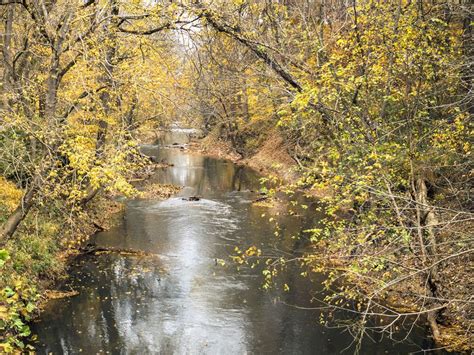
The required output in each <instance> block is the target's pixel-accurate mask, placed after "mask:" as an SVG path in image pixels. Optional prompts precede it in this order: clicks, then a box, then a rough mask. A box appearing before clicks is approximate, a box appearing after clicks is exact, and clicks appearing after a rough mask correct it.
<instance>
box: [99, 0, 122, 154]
mask: <svg viewBox="0 0 474 355" xmlns="http://www.w3.org/2000/svg"><path fill="white" fill-rule="evenodd" d="M110 4H111V10H110V15H111V17H112V18H111V20H110V23H109V24H108V25H107V30H106V31H107V37H108V38H107V39H106V40H107V42H109V43H110V44H109V45H108V46H107V49H106V51H105V57H104V74H103V75H102V77H101V79H100V80H101V81H102V82H103V83H104V85H105V87H106V88H105V90H104V91H102V93H101V94H100V101H101V103H102V108H103V110H104V114H105V115H107V116H108V115H109V114H110V113H111V112H112V109H111V106H110V101H111V95H110V91H111V90H112V89H113V87H114V79H113V75H112V74H113V70H114V64H113V61H114V59H115V55H116V52H117V45H116V39H117V35H116V32H115V31H116V27H117V16H118V14H119V6H118V3H117V0H111V2H110ZM107 129H108V124H107V121H106V120H103V119H101V120H99V130H98V131H97V142H96V156H97V157H100V156H101V155H102V154H103V149H104V145H105V141H106V136H107Z"/></svg>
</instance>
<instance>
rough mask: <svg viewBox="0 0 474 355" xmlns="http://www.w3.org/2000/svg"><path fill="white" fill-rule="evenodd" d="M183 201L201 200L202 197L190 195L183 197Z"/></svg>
mask: <svg viewBox="0 0 474 355" xmlns="http://www.w3.org/2000/svg"><path fill="white" fill-rule="evenodd" d="M182 200H183V201H200V200H201V197H199V196H190V197H183V198H182Z"/></svg>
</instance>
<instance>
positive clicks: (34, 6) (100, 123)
mask: <svg viewBox="0 0 474 355" xmlns="http://www.w3.org/2000/svg"><path fill="white" fill-rule="evenodd" d="M473 11H474V8H473V5H472V4H470V2H469V1H438V2H432V1H410V0H407V1H401V0H400V1H372V0H360V1H355V0H311V1H308V0H291V1H290V0H281V1H263V0H234V1H206V0H202V1H176V2H168V1H125V0H88V1H73V2H70V1H63V0H40V1H37V0H35V1H30V0H18V1H8V0H3V1H1V2H0V14H1V16H2V40H1V42H2V56H1V70H2V86H1V96H2V98H1V110H0V111H1V116H0V117H1V118H0V147H1V148H0V173H1V177H0V223H1V229H0V248H1V249H0V270H1V275H0V287H1V288H2V290H3V291H2V292H1V294H0V347H1V348H3V351H4V352H10V351H14V349H19V348H24V347H25V346H26V342H25V339H27V337H28V336H29V335H30V331H29V328H28V325H27V323H28V321H29V320H30V319H31V317H32V316H33V315H34V314H35V313H36V305H37V304H38V300H39V299H40V295H41V294H42V292H43V291H44V290H43V288H44V287H45V286H44V285H45V284H46V283H47V280H54V279H56V278H57V277H58V276H60V275H62V274H63V273H64V268H65V265H66V260H65V257H64V255H66V254H68V253H69V252H70V251H71V250H74V249H76V248H77V246H78V245H80V243H81V242H82V241H84V240H86V239H87V238H88V236H89V235H90V234H92V233H93V231H94V230H93V227H92V226H91V225H92V223H91V219H92V218H93V217H91V216H96V215H97V214H99V215H100V214H103V212H104V210H106V208H104V207H103V206H104V205H105V206H106V205H107V203H108V202H107V201H109V200H110V198H111V197H112V196H125V197H133V196H137V194H138V191H137V189H136V188H135V187H134V185H133V184H132V182H131V180H132V179H133V178H134V177H135V176H136V175H137V174H138V173H139V172H140V171H141V170H142V169H143V168H144V167H145V166H147V164H149V163H150V162H149V159H147V157H146V156H145V155H144V154H142V153H141V152H140V149H139V144H140V143H142V142H141V138H142V137H143V135H144V134H145V133H147V132H148V133H149V132H152V131H154V130H156V129H158V128H163V127H167V126H169V125H170V124H171V123H174V122H186V123H187V124H189V125H192V126H194V127H197V128H202V129H203V131H204V133H205V135H206V138H205V139H204V141H207V142H208V144H209V145H210V146H212V145H214V144H215V143H217V142H221V143H222V142H224V143H225V144H226V146H228V147H230V149H231V150H232V151H233V152H236V153H237V154H238V155H239V156H241V157H242V158H247V159H252V157H254V156H256V155H257V154H258V152H259V151H261V149H262V147H264V146H265V145H268V144H270V145H272V144H273V147H274V150H275V151H276V152H277V153H279V154H280V153H281V155H285V156H288V157H290V159H291V160H292V164H291V165H292V166H285V167H284V169H291V172H292V174H293V175H294V176H296V178H293V179H291V181H283V180H284V179H281V178H282V176H283V175H284V174H283V172H282V171H281V170H282V168H281V167H276V168H274V169H273V174H274V175H275V176H276V178H278V179H279V180H281V184H282V185H284V186H283V187H281V189H282V190H286V191H288V192H289V193H290V194H291V193H293V192H296V191H304V192H306V193H307V194H309V195H317V196H321V197H320V199H319V200H320V203H319V207H318V211H314V213H315V214H316V213H323V214H324V216H325V218H323V219H322V220H321V221H320V222H319V223H318V224H317V225H314V226H313V227H312V228H310V229H308V230H306V231H305V233H303V235H302V236H301V237H300V238H302V239H304V240H305V242H307V243H308V244H309V248H308V250H307V251H306V252H305V253H304V254H303V255H299V256H298V257H294V256H291V257H287V256H285V255H277V254H275V255H256V253H255V250H256V249H255V248H256V246H252V245H245V246H239V247H240V248H241V249H238V250H239V252H237V255H234V257H238V258H239V259H238V260H239V263H241V264H249V265H250V264H252V263H253V262H255V261H256V260H258V262H261V263H262V264H265V265H267V266H266V270H265V271H266V273H265V278H264V282H268V283H269V284H271V285H272V287H276V288H281V287H284V288H285V289H286V288H291V287H292V285H286V283H285V285H284V286H283V285H282V284H281V283H280V281H279V279H278V275H279V273H280V272H281V271H282V270H283V269H285V268H287V267H288V264H289V263H296V264H297V265H298V267H300V268H301V272H302V273H305V274H306V275H308V279H311V277H312V276H311V275H315V274H317V275H319V274H323V275H324V276H325V281H324V286H325V289H326V291H327V292H326V295H325V296H324V298H323V299H318V300H317V301H315V302H316V303H317V304H315V308H318V307H324V308H327V309H328V310H331V311H332V312H329V313H328V314H327V317H326V318H324V319H323V320H322V322H323V323H325V324H328V325H329V324H333V323H337V321H338V319H335V318H336V317H334V319H333V318H332V317H331V313H333V312H334V311H335V312H336V313H337V310H347V311H349V314H350V315H351V317H350V318H351V319H350V320H351V321H350V323H349V325H347V327H348V329H349V330H350V331H351V333H352V334H353V336H354V339H355V340H356V343H357V342H360V341H362V339H363V338H364V337H365V336H366V335H367V334H369V335H370V332H373V331H375V332H386V333H387V334H390V333H391V332H393V331H394V330H395V328H396V327H398V325H399V324H400V323H402V322H414V321H416V320H418V319H425V320H426V321H427V323H428V325H429V327H430V329H431V333H432V337H433V338H434V340H435V341H436V343H437V344H438V345H439V346H440V347H445V348H446V349H448V350H455V351H466V352H467V351H469V350H470V349H472V344H473V336H472V329H471V328H472V325H473V324H472V322H473V318H472V312H473V309H472V305H473V302H474V300H473V299H472V282H470V279H471V278H472V255H473V249H472V248H473V240H472V230H473V229H472V227H473V213H474V211H473V203H472V188H473V185H472V179H473V176H472V174H473V159H472V133H473V127H472V113H473V100H474V96H473V81H472V79H473V43H474V42H473V35H474V33H473V28H472V27H473V21H474V20H473ZM276 137H277V138H278V142H282V143H281V144H276V143H272V142H276V139H277V138H276ZM274 163H275V164H276V163H278V162H274ZM270 170H271V169H270ZM275 228H276V230H278V225H275ZM240 250H242V251H240Z"/></svg>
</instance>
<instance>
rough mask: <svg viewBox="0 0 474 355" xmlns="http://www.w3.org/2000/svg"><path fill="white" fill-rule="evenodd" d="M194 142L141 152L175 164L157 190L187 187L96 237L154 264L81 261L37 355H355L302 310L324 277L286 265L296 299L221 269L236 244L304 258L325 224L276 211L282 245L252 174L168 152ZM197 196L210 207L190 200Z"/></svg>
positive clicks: (415, 341)
mask: <svg viewBox="0 0 474 355" xmlns="http://www.w3.org/2000/svg"><path fill="white" fill-rule="evenodd" d="M189 133H190V132H189V131H186V130H184V131H183V130H179V129H174V130H173V131H171V132H169V133H167V134H165V135H163V136H162V138H161V139H160V140H159V141H158V142H157V145H150V146H144V147H143V151H144V153H146V154H149V155H154V156H156V157H157V158H158V159H160V160H162V159H164V160H166V161H167V162H169V163H172V164H174V166H173V167H169V168H166V169H160V170H158V171H157V172H156V173H155V174H154V175H153V176H152V178H151V180H152V181H153V182H160V183H171V184H176V185H180V186H183V187H184V188H183V189H182V191H181V192H180V193H179V195H177V196H176V197H173V198H170V199H168V200H164V201H160V200H131V201H128V202H127V207H126V211H125V216H124V219H123V222H122V223H121V224H120V225H118V226H116V227H115V228H113V229H111V230H109V231H106V232H101V233H98V234H97V235H96V236H95V237H94V242H95V243H96V244H97V245H99V246H108V247H116V248H131V249H136V250H143V251H145V252H147V253H151V254H153V255H149V256H133V255H129V256H126V255H120V254H117V253H110V254H104V255H99V256H86V257H82V258H79V259H78V260H77V262H76V264H75V265H73V266H72V268H71V277H70V279H69V281H68V282H67V284H66V285H64V287H65V288H66V289H73V290H77V291H79V295H77V296H75V297H70V298H65V299H60V300H54V301H51V302H50V303H49V304H48V305H47V308H46V310H45V311H44V313H42V316H41V318H40V319H39V320H38V322H36V323H35V324H34V325H33V327H32V328H33V332H34V333H35V334H37V335H38V339H39V343H38V344H37V345H36V347H37V350H38V352H39V353H42V354H48V353H53V354H77V353H81V352H82V353H84V354H100V353H109V354H338V353H340V352H341V351H343V350H344V349H346V348H348V347H349V349H348V350H346V353H352V352H353V349H354V348H353V347H352V348H351V347H350V346H351V342H352V340H353V338H352V336H351V335H350V334H349V333H348V332H347V331H344V330H343V329H328V328H326V327H324V326H321V325H320V324H319V322H318V320H319V313H318V311H316V310H304V309H299V308H296V307H294V306H302V307H311V306H313V307H314V305H312V304H311V303H310V299H311V295H312V294H311V292H314V290H318V289H319V290H321V286H320V285H319V282H318V279H317V278H316V279H315V280H312V282H309V281H308V280H307V279H306V278H303V277H301V276H300V272H301V271H299V270H298V269H297V268H292V267H289V268H288V270H287V271H286V272H285V274H284V275H282V278H283V279H284V280H286V281H287V282H288V283H289V284H290V290H289V292H284V291H283V290H281V291H278V290H273V291H271V292H264V291H262V290H261V285H262V275H261V272H259V271H258V270H257V269H258V268H257V269H242V270H240V271H237V270H236V268H235V267H234V266H233V265H232V266H227V267H222V266H220V265H217V264H216V259H221V258H222V259H226V258H227V257H228V255H229V254H231V253H232V251H233V249H234V247H235V246H239V247H242V248H245V247H248V246H251V245H256V246H258V247H260V248H261V249H262V250H264V251H265V252H268V253H275V252H278V253H289V254H297V253H299V252H301V251H302V249H304V242H302V239H297V238H296V239H295V238H292V237H294V236H298V235H300V234H301V233H302V231H303V230H304V229H305V228H308V227H309V226H311V225H312V224H313V223H315V222H317V220H315V219H317V216H316V217H315V215H314V212H311V213H307V215H306V216H305V215H300V216H296V217H295V216H289V215H287V214H286V213H284V212H285V211H280V212H281V213H278V214H276V213H274V214H273V218H275V219H276V220H278V223H279V224H280V228H281V233H280V234H281V235H280V236H279V237H278V238H277V237H275V236H274V228H273V223H271V222H270V221H269V218H268V217H270V212H269V211H268V209H267V208H265V207H258V206H255V205H254V204H252V203H251V201H252V200H253V199H255V198H256V196H257V194H256V193H255V192H254V191H256V190H258V189H259V187H260V185H259V177H258V175H257V174H256V173H255V172H254V171H252V170H250V169H248V168H244V167H238V166H236V165H234V164H232V163H231V162H228V161H223V160H217V159H212V158H208V157H204V156H200V155H195V154H191V153H188V152H186V151H185V150H182V149H179V148H178V149H176V148H163V146H168V147H169V146H170V145H173V143H179V144H185V143H187V142H188V139H189V138H188V134H189ZM194 195H199V196H201V197H202V199H201V200H200V201H194V202H191V201H185V200H183V199H182V197H186V196H194ZM300 198H302V197H300ZM307 203H310V202H308V201H307ZM308 211H311V206H310V208H309V209H308ZM262 214H266V217H265V218H262ZM401 337H403V336H402V335H400V336H399V337H398V338H401ZM395 338H397V336H395ZM427 339H428V338H427V334H426V333H425V329H424V328H421V327H420V328H417V329H415V330H414V331H413V332H412V333H411V335H410V337H409V339H408V340H405V341H403V342H397V341H395V340H390V339H387V338H384V339H379V338H378V337H376V336H374V338H373V339H372V340H371V339H367V340H365V341H364V343H363V346H362V351H361V352H362V353H364V354H387V353H389V354H407V353H410V352H416V351H420V349H423V348H427V347H429V346H430V344H429V342H428V340H427Z"/></svg>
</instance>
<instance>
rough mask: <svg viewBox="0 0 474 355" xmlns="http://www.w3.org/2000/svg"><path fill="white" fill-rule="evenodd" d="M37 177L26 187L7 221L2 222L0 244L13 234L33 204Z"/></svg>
mask: <svg viewBox="0 0 474 355" xmlns="http://www.w3.org/2000/svg"><path fill="white" fill-rule="evenodd" d="M36 180H37V179H35V181H33V182H32V184H31V185H30V186H29V187H28V189H27V191H26V193H25V194H24V196H23V198H22V200H21V204H20V205H19V206H18V207H17V208H16V209H15V211H13V213H12V214H11V215H10V217H8V219H7V221H6V222H5V223H4V224H3V226H2V227H1V229H0V245H1V244H4V243H5V242H6V241H7V240H8V239H9V238H11V237H12V236H13V234H14V233H15V231H16V230H17V228H18V226H19V225H20V223H21V221H23V219H25V217H26V216H27V214H28V211H29V210H30V208H31V207H32V206H33V202H34V197H35V195H36V192H37V189H38V186H37V181H36Z"/></svg>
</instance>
